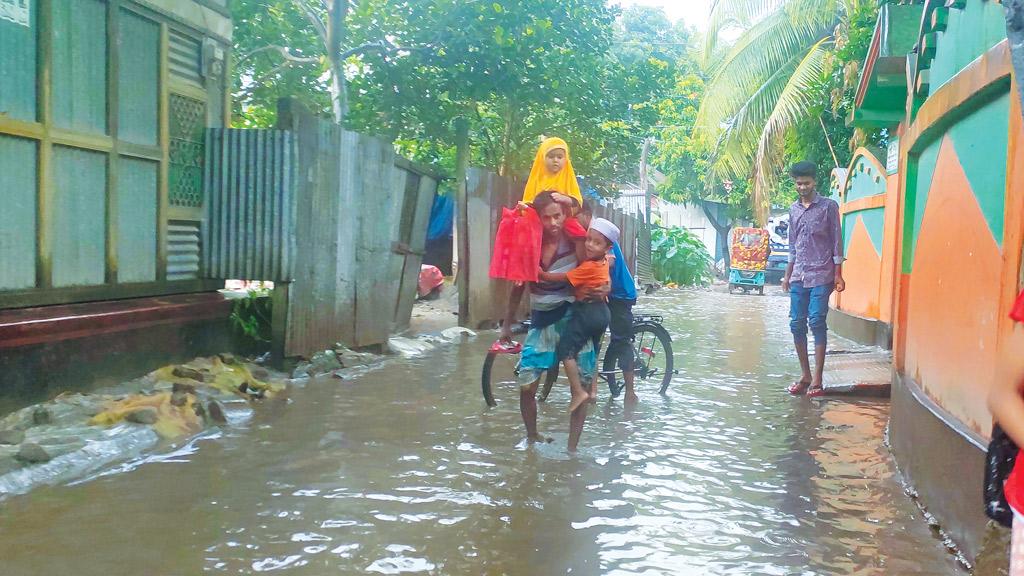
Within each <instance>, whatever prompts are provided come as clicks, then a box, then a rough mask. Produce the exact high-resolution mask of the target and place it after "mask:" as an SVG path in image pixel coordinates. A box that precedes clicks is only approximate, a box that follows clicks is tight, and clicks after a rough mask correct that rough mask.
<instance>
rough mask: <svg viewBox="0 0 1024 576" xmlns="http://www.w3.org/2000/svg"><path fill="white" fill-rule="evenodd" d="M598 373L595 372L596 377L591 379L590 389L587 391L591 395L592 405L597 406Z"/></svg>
mask: <svg viewBox="0 0 1024 576" xmlns="http://www.w3.org/2000/svg"><path fill="white" fill-rule="evenodd" d="M597 376H598V374H597V371H596V370H595V371H594V377H593V378H591V379H590V389H589V390H588V391H587V392H588V393H589V394H590V403H591V404H597Z"/></svg>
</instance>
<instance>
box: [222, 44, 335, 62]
mask: <svg viewBox="0 0 1024 576" xmlns="http://www.w3.org/2000/svg"><path fill="white" fill-rule="evenodd" d="M270 51H275V52H278V53H279V54H281V57H283V58H284V59H285V60H288V61H290V62H295V63H297V64H316V63H318V62H320V59H319V58H317V57H315V56H296V55H294V54H292V51H291V48H287V47H285V46H264V47H262V48H257V49H255V50H253V51H252V52H249V53H248V54H246V55H244V56H242V57H241V58H239V59H238V62H239V63H242V62H245V61H246V60H248V59H249V58H252V57H253V56H255V55H257V54H260V53H263V52H270Z"/></svg>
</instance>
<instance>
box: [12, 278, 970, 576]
mask: <svg viewBox="0 0 1024 576" xmlns="http://www.w3.org/2000/svg"><path fill="white" fill-rule="evenodd" d="M785 304H786V301H785V300H784V299H783V298H781V297H778V296H774V297H771V296H769V297H764V298H759V297H756V296H748V297H744V296H731V297H730V296H728V295H725V294H718V293H703V292H691V293H674V294H663V295H660V296H656V297H652V298H650V299H648V300H646V301H644V302H643V303H642V306H643V307H645V308H647V309H659V310H660V311H661V312H662V313H664V314H665V315H666V322H667V324H668V327H669V329H670V331H671V332H672V333H673V334H674V336H675V338H676V343H675V345H676V350H677V354H678V355H677V358H678V360H679V361H680V362H681V366H680V368H681V372H680V374H679V376H678V377H677V378H676V380H675V381H674V383H673V385H672V388H671V391H670V395H669V397H668V398H662V397H659V396H657V395H655V394H651V393H645V392H641V402H640V404H639V405H637V406H636V407H635V408H633V409H628V410H627V409H625V408H624V407H623V406H622V403H621V402H608V401H606V400H602V402H601V403H600V404H599V405H598V406H597V407H596V408H594V409H592V411H591V415H590V418H589V419H588V420H587V426H586V430H585V432H584V436H583V440H582V443H581V447H582V448H583V449H582V450H581V452H580V453H579V455H577V456H575V457H572V458H570V457H568V456H566V455H565V451H564V448H565V440H566V431H567V418H566V415H565V413H564V410H565V407H566V401H567V398H568V396H567V393H566V391H565V390H564V389H563V390H558V391H557V392H556V393H554V394H552V402H550V403H549V404H547V405H542V407H541V414H540V421H541V428H542V430H543V431H545V432H547V433H548V434H550V435H551V436H553V437H554V438H555V442H554V443H552V444H549V445H546V446H543V447H539V448H525V447H523V446H518V447H517V442H518V441H519V440H520V438H521V436H522V429H521V423H520V419H519V412H518V406H517V404H516V403H515V402H513V401H511V399H512V395H510V394H506V395H505V396H504V397H501V396H499V399H500V400H505V401H504V402H501V403H500V404H499V406H498V407H497V408H495V409H491V410H487V409H485V407H484V403H483V401H482V399H481V397H480V393H479V384H478V378H479V370H480V365H481V360H482V357H483V351H484V350H485V348H486V346H487V344H488V342H487V340H488V338H489V336H488V335H483V336H482V337H481V338H480V339H478V340H477V341H476V342H469V343H466V344H462V345H460V346H452V347H450V348H447V349H444V350H442V351H439V352H437V353H436V354H433V355H431V356H429V357H425V358H422V359H420V360H415V361H411V362H405V363H399V362H395V363H392V364H389V365H387V366H385V367H384V368H381V369H379V370H378V371H376V372H374V373H372V374H370V375H368V376H366V377H364V378H362V379H361V380H359V381H354V382H339V381H337V380H325V381H322V382H316V383H312V384H310V385H309V386H307V387H306V388H304V389H301V390H296V391H294V392H293V393H292V395H291V401H290V404H289V405H287V406H284V407H283V408H281V409H267V410H262V411H260V412H258V413H257V415H256V416H255V417H254V418H253V419H252V420H251V421H249V422H248V423H246V424H244V425H241V426H238V427H233V428H231V429H227V430H224V431H223V432H221V433H219V434H218V435H215V436H210V437H207V438H203V439H200V440H198V441H196V442H194V443H193V444H191V445H189V446H186V447H183V448H181V449H180V450H178V451H177V452H174V453H170V454H163V455H161V456H160V457H156V458H150V459H149V460H147V461H144V462H137V463H135V465H134V466H133V467H132V469H131V470H130V471H123V472H118V473H113V474H107V475H104V476H101V477H98V478H94V479H92V480H90V481H88V482H84V483H80V484H76V485H73V486H63V487H57V488H47V489H42V490H38V491H36V492H34V493H32V494H30V495H28V496H24V497H18V498H14V499H12V500H9V501H7V502H4V503H0V574H3V575H4V576H16V575H18V576H20V575H47V576H48V575H59V574H75V575H76V576H88V575H120V574H146V575H179V574H180V575H194V574H200V573H212V574H217V573H224V574H250V573H254V572H274V571H276V572H280V573H283V574H289V575H293V574H294V575H298V574H302V575H319V574H360V573H382V574H399V573H422V574H467V575H478V574H513V575H519V574H522V575H552V574H582V575H591V574H622V575H625V574H645V575H655V574H702V575H703V574H736V575H749V574H865V575H866V574H900V575H905V574H956V573H958V568H957V565H956V563H955V562H954V560H953V559H952V558H951V557H950V556H949V555H948V554H947V553H946V552H945V550H944V549H943V547H942V545H941V544H940V542H939V541H938V540H936V539H935V538H934V537H933V536H932V534H931V533H930V531H929V528H928V526H927V525H926V523H925V522H924V520H923V519H922V518H921V515H920V514H919V512H918V511H917V509H916V507H915V506H914V505H913V504H912V503H911V502H910V501H909V500H908V499H907V498H906V497H905V496H904V495H903V493H902V490H901V487H900V485H899V484H898V483H897V482H896V480H895V478H894V475H895V470H894V468H893V465H892V463H891V462H890V460H889V457H888V455H887V453H886V452H885V450H884V447H883V445H882V437H883V432H884V426H885V421H886V417H887V411H888V408H887V405H886V404H885V403H877V402H847V401H842V402H839V401H828V402H822V403H812V402H809V401H806V400H801V399H792V398H789V397H788V396H787V395H786V394H785V393H784V392H783V391H782V389H783V387H784V385H785V383H786V382H787V379H788V378H789V377H791V376H792V364H793V358H792V357H791V356H790V353H789V351H788V345H787V335H786V331H785V317H784V316H785V310H784V308H785Z"/></svg>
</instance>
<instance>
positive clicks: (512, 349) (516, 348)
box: [490, 340, 523, 354]
mask: <svg viewBox="0 0 1024 576" xmlns="http://www.w3.org/2000/svg"><path fill="white" fill-rule="evenodd" d="M522 351H523V345H522V344H520V343H519V342H502V341H501V340H497V341H495V342H494V344H491V348H490V352H495V353H497V354H519V353H521V352H522Z"/></svg>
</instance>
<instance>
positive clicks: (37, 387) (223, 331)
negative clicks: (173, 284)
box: [0, 292, 233, 413]
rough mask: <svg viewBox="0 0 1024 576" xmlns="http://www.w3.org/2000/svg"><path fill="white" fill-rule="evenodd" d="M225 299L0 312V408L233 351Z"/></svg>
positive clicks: (189, 297)
mask: <svg viewBox="0 0 1024 576" xmlns="http://www.w3.org/2000/svg"><path fill="white" fill-rule="evenodd" d="M230 314H231V302H230V301H228V300H226V299H225V298H224V296H223V295H221V294H219V293H216V292H214V293H204V294H182V295H178V296H165V297H160V298H139V299H132V300H118V301H108V302H95V303H88V304H72V305H66V306H47V307H42V308H24V309H19V310H4V311H2V312H0V413H2V412H4V411H5V410H3V409H8V410H10V409H15V408H17V407H20V406H22V405H27V404H31V403H35V402H39V401H42V400H46V399H48V398H49V397H52V396H54V395H56V394H57V393H60V392H64V391H68V390H88V389H90V388H93V387H96V386H102V385H109V384H114V383H117V382H121V381H124V380H130V379H132V378H136V377H138V376H142V375H144V374H146V373H148V372H150V371H152V370H154V369H156V368H159V367H161V366H165V365H167V364H172V363H177V362H183V361H186V360H191V359H192V358H194V357H196V356H205V355H210V354H213V353H216V352H228V351H232V348H233V342H232V336H231V326H230V324H229V322H228V317H229V316H230Z"/></svg>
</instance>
